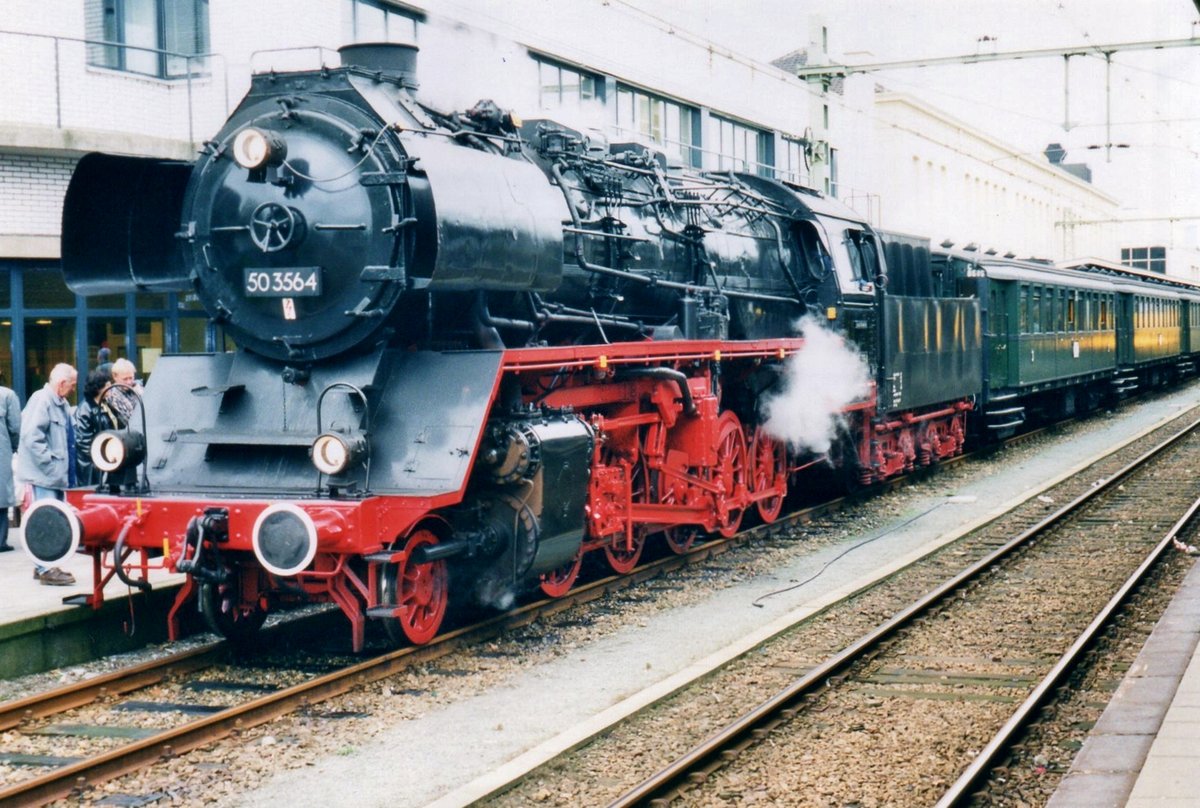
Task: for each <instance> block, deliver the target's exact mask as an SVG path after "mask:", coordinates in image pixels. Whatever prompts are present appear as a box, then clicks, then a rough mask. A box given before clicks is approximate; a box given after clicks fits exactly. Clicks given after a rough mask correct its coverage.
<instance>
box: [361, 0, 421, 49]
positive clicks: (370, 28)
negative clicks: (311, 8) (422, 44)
mask: <svg viewBox="0 0 1200 808" xmlns="http://www.w3.org/2000/svg"><path fill="white" fill-rule="evenodd" d="M343 5H344V11H345V13H344V17H343V19H344V21H345V28H346V30H345V35H346V41H347V42H403V43H405V44H408V45H412V44H415V43H416V41H417V23H418V22H420V20H421V15H420V14H419V13H417V12H415V11H409V10H408V9H403V8H399V7H397V6H394V5H391V4H390V3H386V2H382V0H380V2H375V1H374V0H344V4H343Z"/></svg>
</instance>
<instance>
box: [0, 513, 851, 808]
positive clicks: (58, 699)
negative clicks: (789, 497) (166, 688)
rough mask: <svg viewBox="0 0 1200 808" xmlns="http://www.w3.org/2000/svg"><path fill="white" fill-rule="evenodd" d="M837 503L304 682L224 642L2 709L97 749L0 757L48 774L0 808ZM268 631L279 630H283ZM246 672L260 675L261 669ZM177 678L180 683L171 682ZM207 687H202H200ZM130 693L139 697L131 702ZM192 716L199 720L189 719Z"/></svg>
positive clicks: (75, 790)
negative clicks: (270, 676)
mask: <svg viewBox="0 0 1200 808" xmlns="http://www.w3.org/2000/svg"><path fill="white" fill-rule="evenodd" d="M841 504H842V502H841V501H834V502H829V503H824V504H822V505H819V506H815V507H813V508H806V509H803V510H801V511H798V512H796V513H793V514H791V515H789V516H788V517H787V518H785V519H781V520H780V521H779V522H776V523H775V524H774V525H769V526H767V525H763V526H757V527H755V528H751V529H748V530H746V531H743V532H741V533H739V534H738V535H737V536H735V537H732V538H730V539H723V538H718V539H714V540H712V541H709V542H706V543H704V544H701V545H698V546H695V547H693V548H691V549H690V550H688V552H686V553H683V554H680V555H668V556H665V557H661V558H657V559H654V560H651V561H649V562H647V563H644V564H641V565H640V566H639V567H637V568H636V569H635V570H634V571H633V572H631V573H630V574H628V575H625V576H609V577H604V578H601V579H599V580H595V581H591V582H589V583H586V584H583V585H580V586H578V587H576V588H575V589H573V590H572V591H571V592H570V593H568V595H566V596H565V597H562V598H557V599H554V600H539V601H537V602H534V603H529V604H527V605H524V606H522V607H519V608H516V609H513V610H510V611H508V612H505V613H503V614H500V615H497V616H495V617H492V618H491V619H488V620H484V621H481V622H477V623H472V624H470V625H467V626H463V627H461V628H458V629H455V630H452V631H449V632H447V633H445V634H443V635H441V636H439V637H438V638H436V639H435V640H434V641H433V642H431V643H430V644H428V645H424V646H420V647H408V648H402V649H398V650H394V651H390V652H388V653H384V654H380V655H376V656H373V657H370V658H367V659H365V660H361V661H355V662H353V663H351V664H348V665H339V666H336V669H332V670H329V671H328V672H327V673H324V674H323V675H319V676H306V677H300V676H295V677H288V676H287V675H286V674H287V672H288V670H289V665H288V663H287V662H286V661H285V662H282V663H279V664H278V665H277V666H276V674H277V677H276V678H279V677H278V674H280V673H283V674H284V676H283V678H284V679H288V678H303V680H302V681H296V682H294V683H290V684H282V685H275V686H270V687H263V686H262V683H261V682H258V681H256V680H255V677H256V675H258V676H259V677H261V674H255V673H254V670H248V669H247V667H246V666H245V665H243V664H239V663H238V662H236V661H234V660H233V659H232V658H231V655H230V648H229V647H228V644H227V643H225V642H217V643H210V644H207V645H204V646H202V647H198V648H195V649H190V650H188V651H184V652H179V653H174V654H169V655H167V656H164V657H162V658H160V659H156V660H153V661H150V662H145V663H142V664H139V665H136V666H133V667H130V668H127V669H123V670H118V671H113V672H111V673H108V674H104V675H102V676H98V677H95V678H91V679H87V680H83V681H80V682H77V683H74V684H71V685H66V686H63V687H60V688H56V689H53V690H48V691H45V692H42V693H37V694H33V695H30V696H27V697H25V698H21V699H16V700H13V701H9V702H5V703H2V704H0V731H5V730H13V729H18V730H20V732H21V733H22V734H23V735H26V736H34V737H37V736H40V737H44V738H49V737H54V736H61V735H73V736H75V737H85V738H86V737H92V738H95V739H100V743H99V744H98V745H100V746H102V747H104V748H102V749H101V750H100V751H98V752H96V753H95V754H89V755H87V756H85V757H82V758H80V759H70V758H61V757H55V756H53V755H48V754H37V753H32V754H30V753H26V752H20V751H18V752H12V751H9V752H6V751H5V750H0V766H2V765H5V764H7V765H9V766H10V767H13V766H16V767H20V768H38V769H48V770H46V771H42V772H40V773H38V774H35V775H34V776H32V777H30V778H27V779H23V780H20V781H19V782H14V783H7V784H4V785H0V804H4V805H10V804H12V805H41V804H44V803H45V802H48V801H51V800H54V799H60V798H63V797H68V796H70V795H72V794H79V793H80V792H81V790H82V789H84V788H86V787H88V786H90V785H94V784H96V783H99V782H103V781H105V780H108V779H111V778H113V777H118V776H120V775H123V774H127V773H129V772H132V771H136V770H138V769H141V768H145V767H148V766H153V765H155V764H157V763H159V762H162V761H167V760H170V759H171V758H173V757H176V756H178V755H181V754H184V753H186V752H188V751H190V750H192V749H195V748H197V747H200V746H204V745H206V744H209V743H211V742H213V741H214V740H218V739H220V738H223V737H226V736H229V735H231V734H235V733H237V732H240V731H242V730H245V729H248V728H250V727H253V726H256V725H258V724H262V723H265V722H269V721H271V720H274V719H275V718H277V717H279V716H281V715H285V714H287V713H290V712H294V711H297V710H300V709H308V708H311V707H312V706H313V705H315V704H318V703H320V702H322V701H325V700H327V699H330V698H333V697H335V696H338V695H341V694H343V693H346V692H348V691H350V690H352V689H353V688H356V687H361V686H364V685H366V684H369V683H372V682H376V681H379V680H382V679H385V678H388V677H390V676H394V675H396V674H397V673H400V672H402V671H404V670H407V669H409V668H411V667H413V666H415V665H419V664H422V663H427V662H431V661H433V660H436V659H438V658H440V657H443V656H446V655H448V654H451V653H453V652H455V651H458V650H460V649H462V648H466V647H470V646H474V645H479V644H481V643H484V642H486V641H487V640H489V639H491V638H494V637H497V636H499V635H501V634H503V633H505V632H507V631H510V630H512V629H514V628H518V627H520V626H524V625H528V624H530V623H533V622H536V621H538V620H541V619H544V618H546V617H549V616H551V615H554V614H557V613H559V612H562V611H564V610H567V609H570V608H573V607H575V606H578V605H580V604H585V603H589V602H592V601H595V600H598V599H600V598H603V597H605V596H607V595H610V594H612V593H615V592H618V591H620V590H622V589H626V588H629V587H633V586H636V585H638V584H641V583H643V582H645V581H647V580H649V579H652V578H657V577H659V576H662V575H664V574H666V573H668V572H671V571H674V570H677V569H679V568H681V567H686V566H690V565H695V564H701V563H703V562H705V561H708V560H709V559H712V558H713V557H715V556H719V555H721V554H723V553H725V552H727V551H729V550H730V549H732V548H734V547H736V546H737V545H739V544H741V543H743V542H746V541H749V540H751V539H752V538H756V537H760V536H761V535H763V534H766V533H772V532H776V531H779V530H783V529H785V527H786V525H787V524H794V523H797V522H802V521H806V520H809V519H812V518H814V516H815V515H816V514H819V513H822V512H825V511H828V510H830V509H836V508H838V507H840V506H841ZM316 617H317V618H320V617H322V615H317V616H316ZM276 628H277V630H280V631H282V630H284V628H285V627H284V626H279V627H276ZM304 667H306V668H308V669H312V668H313V667H322V663H320V662H316V663H314V662H312V661H311V659H310V661H309V662H307V663H306V664H305V666H304ZM326 667H328V666H326ZM216 668H219V669H220V671H219V675H218V676H217V677H216V678H209V679H207V680H206V679H205V678H203V676H204V673H205V672H206V671H211V670H213V669H216ZM255 668H256V669H259V668H261V665H259V666H255ZM300 673H303V672H300ZM181 680H186V681H183V683H182V684H180V681H181ZM206 681H207V682H208V684H205V682H206ZM163 684H173V686H174V690H175V691H178V690H180V689H185V690H186V689H190V690H192V691H193V692H196V691H216V692H221V693H224V694H236V693H239V692H241V693H243V694H247V693H248V694H254V695H253V697H249V698H242V699H240V700H239V701H238V702H237V703H236V704H232V705H228V704H225V705H223V704H220V703H213V702H212V701H210V702H208V703H198V702H195V701H190V702H189V701H183V702H181V701H178V700H162V699H158V700H156V699H153V698H150V699H147V698H146V697H145V694H144V693H143V692H142V691H144V690H145V689H147V688H152V687H154V686H157V685H163ZM256 691H265V692H257V693H256ZM134 696H138V697H139V698H136V699H134V698H133V697H134ZM84 709H92V710H93V715H91V716H89V717H88V718H86V719H81V718H80V717H79V716H78V715H76V713H77V712H78V711H80V710H84ZM97 709H98V710H99V711H101V712H103V713H106V714H108V715H110V716H111V715H112V714H114V713H120V712H136V711H142V712H155V713H164V714H175V715H177V716H182V717H184V718H185V719H190V720H185V721H183V722H180V723H176V724H174V725H171V726H165V727H161V728H159V729H156V730H153V731H147V729H146V728H145V727H126V726H122V725H121V724H120V723H114V722H113V721H111V720H110V719H104V718H100V719H97V717H96V715H95V714H94V713H95V712H96V710H97ZM197 714H199V717H195V716H196V715H197ZM51 721H53V723H51ZM129 739H132V741H130V742H129V743H119V742H120V741H123V740H129ZM118 743H119V745H118Z"/></svg>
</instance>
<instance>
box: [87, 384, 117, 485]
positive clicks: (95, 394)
mask: <svg viewBox="0 0 1200 808" xmlns="http://www.w3.org/2000/svg"><path fill="white" fill-rule="evenodd" d="M111 386H112V381H111V380H110V379H109V374H107V373H105V372H103V371H101V370H93V371H92V372H91V373H89V374H88V375H87V379H86V380H85V381H84V383H83V395H82V396H80V400H79V406H78V407H76V408H75V479H76V480H77V481H78V483H79V485H99V484H100V477H101V472H99V471H97V470H96V467H95V466H93V465H92V440H93V439H94V438H95V437H96V436H97V435H99V434H100V433H101V432H103V431H105V430H106V429H120V428H121V427H123V426H124V425H125V424H124V422H123V421H121V419H120V417H119V416H118V415H117V413H116V411H115V410H113V408H112V407H111V406H110V405H109V403H108V400H107V398H108V397H107V396H105V395H104V392H105V391H106V390H108V389H109V388H110V387H111Z"/></svg>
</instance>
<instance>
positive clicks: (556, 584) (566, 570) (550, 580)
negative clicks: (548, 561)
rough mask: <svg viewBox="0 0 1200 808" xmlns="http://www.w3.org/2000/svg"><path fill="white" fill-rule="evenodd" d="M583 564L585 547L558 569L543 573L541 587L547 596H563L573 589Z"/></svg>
mask: <svg viewBox="0 0 1200 808" xmlns="http://www.w3.org/2000/svg"><path fill="white" fill-rule="evenodd" d="M582 566H583V548H582V547H580V548H579V552H578V553H576V554H575V558H574V559H572V560H571V561H568V562H567V563H566V564H563V565H562V566H561V567H559V568H558V569H556V570H550V572H547V573H545V574H544V575H542V580H541V584H540V586H541V589H542V593H543V594H544V595H546V596H547V597H551V598H561V597H562V596H563V595H565V594H567V593H568V592H570V591H571V587H573V586H574V585H575V581H576V580H577V579H578V578H579V569H580V567H582Z"/></svg>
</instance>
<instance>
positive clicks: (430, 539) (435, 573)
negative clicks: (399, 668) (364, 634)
mask: <svg viewBox="0 0 1200 808" xmlns="http://www.w3.org/2000/svg"><path fill="white" fill-rule="evenodd" d="M437 543H438V538H437V536H436V535H435V534H434V533H433V531H430V530H418V531H416V532H415V533H413V534H412V535H411V536H409V537H408V539H407V541H405V543H404V548H405V550H407V551H408V554H407V556H406V557H405V559H404V560H403V561H401V562H399V563H397V564H388V565H386V567H385V568H384V570H383V574H382V575H381V576H380V587H381V589H380V598H379V599H380V603H382V604H383V605H385V606H399V607H400V613H399V614H398V615H397V616H396V617H390V618H386V619H384V620H383V625H384V629H385V630H386V631H387V633H388V637H389V638H390V639H391V640H392V642H393V643H396V644H397V645H399V644H402V643H404V642H409V643H412V644H413V645H424V644H425V643H427V642H429V641H430V640H432V639H433V638H434V637H435V636H436V635H437V633H438V629H440V628H441V627H442V619H443V618H444V617H445V616H446V605H447V604H448V603H449V589H450V587H449V574H448V572H447V570H446V562H445V561H444V560H442V561H433V562H430V563H428V564H413V563H411V558H412V553H413V551H414V550H416V549H417V548H418V547H421V546H424V545H434V544H437Z"/></svg>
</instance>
